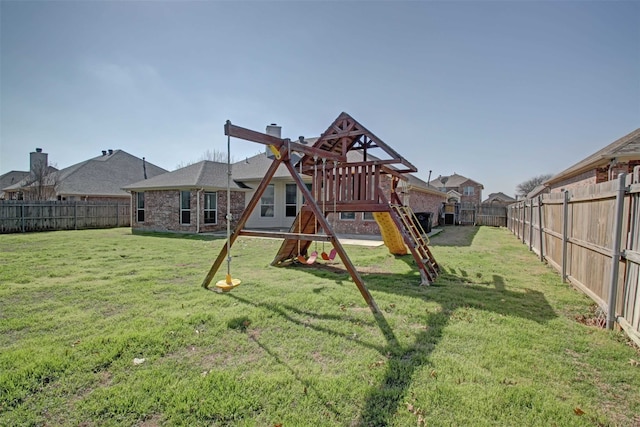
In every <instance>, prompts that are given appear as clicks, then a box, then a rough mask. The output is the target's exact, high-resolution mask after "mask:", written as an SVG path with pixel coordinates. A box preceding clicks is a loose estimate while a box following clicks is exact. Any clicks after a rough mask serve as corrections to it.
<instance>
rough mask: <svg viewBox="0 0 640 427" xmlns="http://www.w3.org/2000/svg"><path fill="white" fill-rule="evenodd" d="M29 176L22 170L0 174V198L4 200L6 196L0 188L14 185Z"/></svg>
mask: <svg viewBox="0 0 640 427" xmlns="http://www.w3.org/2000/svg"><path fill="white" fill-rule="evenodd" d="M28 176H29V172H23V171H10V172H7V173H5V174H3V175H0V200H5V199H6V196H5V193H4V191H3V190H2V189H3V188H5V187H10V186H12V185H15V184H17V183H19V182H20V181H22V180H23V179H25V178H26V177H28Z"/></svg>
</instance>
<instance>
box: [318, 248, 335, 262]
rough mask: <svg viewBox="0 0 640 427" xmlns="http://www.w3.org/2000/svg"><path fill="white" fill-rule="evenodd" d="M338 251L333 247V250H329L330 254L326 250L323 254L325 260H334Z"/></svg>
mask: <svg viewBox="0 0 640 427" xmlns="http://www.w3.org/2000/svg"><path fill="white" fill-rule="evenodd" d="M337 253H338V251H336V250H335V249H331V252H329V253H328V254H327V253H326V252H322V254H321V256H322V259H323V260H325V261H333V260H334V259H335V257H336V254H337Z"/></svg>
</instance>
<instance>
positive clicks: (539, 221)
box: [538, 196, 544, 261]
mask: <svg viewBox="0 0 640 427" xmlns="http://www.w3.org/2000/svg"><path fill="white" fill-rule="evenodd" d="M538 225H539V226H540V230H539V235H540V261H544V250H543V247H544V243H543V239H544V232H543V231H542V196H538Z"/></svg>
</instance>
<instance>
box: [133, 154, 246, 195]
mask: <svg viewBox="0 0 640 427" xmlns="http://www.w3.org/2000/svg"><path fill="white" fill-rule="evenodd" d="M232 171H233V169H232ZM122 188H123V190H126V191H145V190H170V189H192V188H198V189H200V188H201V189H204V190H220V189H226V188H227V164H226V163H221V162H213V161H210V160H203V161H200V162H198V163H194V164H192V165H189V166H185V167H183V168H180V169H176V170H174V171H173V172H167V173H163V174H161V175H158V176H155V177H153V178H149V179H145V180H141V181H138V182H135V183H133V184H129V185H126V186H124V187H122ZM231 188H232V189H233V190H238V189H240V187H239V186H238V185H237V184H236V183H235V182H233V181H231Z"/></svg>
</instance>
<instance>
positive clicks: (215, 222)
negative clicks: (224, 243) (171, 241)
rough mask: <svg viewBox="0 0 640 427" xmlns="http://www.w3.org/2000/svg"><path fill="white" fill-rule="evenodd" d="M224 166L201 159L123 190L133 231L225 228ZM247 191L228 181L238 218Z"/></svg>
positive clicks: (225, 172) (225, 173) (225, 168)
mask: <svg viewBox="0 0 640 427" xmlns="http://www.w3.org/2000/svg"><path fill="white" fill-rule="evenodd" d="M227 178H228V175H227V164H226V163H218V162H212V161H209V160H203V161H201V162H198V163H195V164H192V165H189V166H186V167H184V168H181V169H177V170H175V171H173V172H167V173H164V174H162V175H158V176H156V177H154V178H149V179H146V180H141V181H138V182H135V183H133V184H129V185H126V186H124V187H123V189H124V190H125V191H128V192H131V198H132V202H133V203H132V205H133V211H132V221H131V227H132V229H133V231H134V232H135V231H170V232H179V233H204V232H212V231H219V230H223V229H226V222H225V216H226V214H227ZM246 192H247V189H245V188H243V187H241V186H239V185H238V184H236V183H235V182H233V181H232V182H231V214H232V217H233V218H234V219H238V218H239V217H240V215H241V214H242V211H243V210H244V207H245V193H246Z"/></svg>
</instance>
